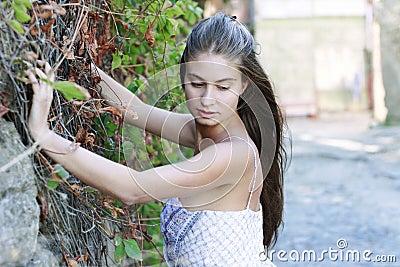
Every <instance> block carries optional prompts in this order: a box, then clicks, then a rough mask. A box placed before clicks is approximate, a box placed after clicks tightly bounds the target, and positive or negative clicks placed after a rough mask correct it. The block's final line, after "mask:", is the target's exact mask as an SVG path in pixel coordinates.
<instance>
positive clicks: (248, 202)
mask: <svg viewBox="0 0 400 267" xmlns="http://www.w3.org/2000/svg"><path fill="white" fill-rule="evenodd" d="M233 137H235V138H238V139H240V140H242V141H244V142H246V143H247V144H248V145H249V146H250V148H251V150H252V151H253V153H254V175H253V181H252V185H251V190H250V195H249V200H248V201H247V206H246V209H249V208H250V200H251V197H252V196H253V191H254V186H255V185H256V178H257V161H256V159H257V152H256V150H255V149H254V147H253V146H252V145H251V143H250V142H249V141H247V140H246V139H244V138H242V137H240V136H236V135H232V136H228V137H226V138H224V139H222V140H221V141H219V142H223V141H225V140H227V139H229V138H233Z"/></svg>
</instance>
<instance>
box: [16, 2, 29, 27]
mask: <svg viewBox="0 0 400 267" xmlns="http://www.w3.org/2000/svg"><path fill="white" fill-rule="evenodd" d="M11 6H12V8H13V9H14V14H15V18H16V19H17V20H18V21H20V22H29V21H30V20H31V16H29V15H28V13H27V12H28V10H27V8H26V7H25V6H24V5H18V4H16V3H11Z"/></svg>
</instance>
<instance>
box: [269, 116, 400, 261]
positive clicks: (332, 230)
mask: <svg viewBox="0 0 400 267" xmlns="http://www.w3.org/2000/svg"><path fill="white" fill-rule="evenodd" d="M288 124H289V127H290V129H291V130H292V138H293V156H292V162H291V165H290V167H289V170H288V173H287V175H286V184H285V197H286V199H285V211H284V221H285V227H284V229H283V231H282V232H281V236H280V237H279V239H278V243H277V245H276V246H275V247H274V248H273V249H274V250H275V251H279V250H284V251H285V252H286V254H281V258H283V259H286V260H287V262H284V261H282V260H279V259H278V254H277V252H275V253H274V254H273V262H274V263H275V264H276V265H277V266H400V127H397V128H396V127H375V128H371V129H370V128H369V124H370V119H369V115H368V114H366V113H361V114H349V115H346V116H344V115H343V114H342V115H335V116H332V115H329V116H327V115H325V116H322V117H320V118H319V119H316V120H311V119H306V118H291V119H289V120H288ZM338 240H339V243H340V244H339V246H341V248H342V246H345V248H342V249H340V248H339V247H338V245H337V242H338ZM304 250H308V251H309V252H307V251H306V252H304ZM311 250H312V251H311ZM324 250H326V251H327V252H325V253H324V254H322V253H323V251H324ZM364 251H366V252H365V253H366V254H365V256H366V258H370V259H371V261H370V262H367V261H366V260H364V259H363V253H364ZM368 251H371V253H369V252H368ZM297 252H298V253H299V255H297V254H296V253H297ZM313 252H315V253H316V258H317V259H318V258H321V257H322V256H321V254H322V255H323V257H324V260H323V261H320V262H318V261H317V262H314V256H313V254H312V253H313ZM281 253H283V252H281ZM303 253H305V257H306V260H305V261H303V260H301V258H302V254H303ZM308 255H310V256H311V260H309V259H308ZM358 255H360V261H359V262H358V261H357V256H358ZM378 255H382V256H383V255H395V256H396V261H397V262H396V263H389V262H385V263H382V262H380V263H376V262H375V263H374V262H373V261H374V260H375V259H376V256H378ZM297 256H298V257H299V260H298V261H294V260H292V259H291V258H296V257H297ZM347 258H348V259H349V261H347V260H346V259H347ZM331 259H332V260H331ZM335 259H337V260H335ZM341 259H343V260H341ZM353 260H355V261H353Z"/></svg>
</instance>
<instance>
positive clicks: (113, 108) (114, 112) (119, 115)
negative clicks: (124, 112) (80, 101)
mask: <svg viewBox="0 0 400 267" xmlns="http://www.w3.org/2000/svg"><path fill="white" fill-rule="evenodd" d="M99 112H100V113H105V112H110V113H112V114H113V115H115V116H118V117H121V112H120V111H119V110H118V109H117V108H116V107H105V108H101V109H99Z"/></svg>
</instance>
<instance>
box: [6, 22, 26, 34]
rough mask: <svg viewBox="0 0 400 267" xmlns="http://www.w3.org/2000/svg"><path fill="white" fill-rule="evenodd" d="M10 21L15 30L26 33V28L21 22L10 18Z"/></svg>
mask: <svg viewBox="0 0 400 267" xmlns="http://www.w3.org/2000/svg"><path fill="white" fill-rule="evenodd" d="M8 22H9V23H10V25H11V27H12V28H13V29H14V31H16V32H17V33H20V34H24V33H25V31H24V28H23V27H22V25H21V23H19V22H18V21H16V20H15V19H12V20H9V21H8Z"/></svg>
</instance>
